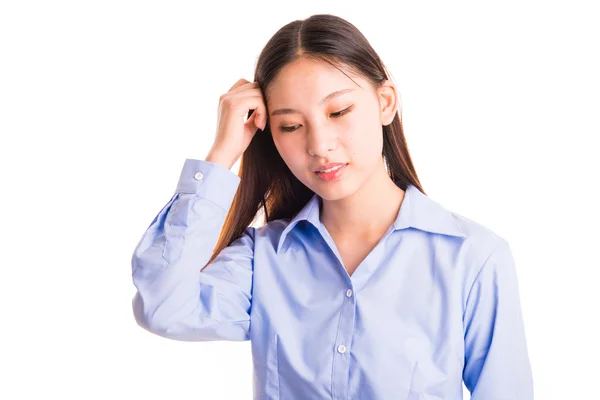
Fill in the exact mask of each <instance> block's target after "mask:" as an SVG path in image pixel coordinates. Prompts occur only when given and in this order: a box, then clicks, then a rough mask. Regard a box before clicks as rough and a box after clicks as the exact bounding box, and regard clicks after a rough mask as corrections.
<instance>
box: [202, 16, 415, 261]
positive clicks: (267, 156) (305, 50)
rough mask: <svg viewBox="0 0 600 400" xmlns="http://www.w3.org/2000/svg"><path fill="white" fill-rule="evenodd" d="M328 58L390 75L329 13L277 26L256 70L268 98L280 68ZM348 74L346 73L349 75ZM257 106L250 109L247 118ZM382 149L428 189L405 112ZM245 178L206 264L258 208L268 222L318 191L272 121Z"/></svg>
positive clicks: (249, 157)
mask: <svg viewBox="0 0 600 400" xmlns="http://www.w3.org/2000/svg"><path fill="white" fill-rule="evenodd" d="M301 57H305V58H310V59H313V60H317V61H322V62H327V63H329V64H331V65H332V66H334V67H336V68H337V69H339V70H340V71H341V72H343V73H345V72H344V70H349V71H352V72H354V73H356V74H358V75H360V76H363V77H364V78H365V79H366V80H367V81H369V82H370V83H371V84H372V85H373V88H377V87H379V86H380V85H381V84H382V83H383V82H384V81H385V80H387V79H389V77H388V74H387V70H386V68H385V65H384V64H383V62H382V61H381V59H380V58H379V56H378V55H377V53H375V50H373V48H372V47H371V45H370V43H369V42H368V41H367V39H366V38H365V37H364V36H363V34H362V33H361V32H360V31H359V30H358V29H357V28H356V27H355V26H354V25H353V24H351V23H350V22H348V21H346V20H344V19H342V18H340V17H337V16H335V15H330V14H315V15H312V16H310V17H309V18H307V19H304V20H296V21H293V22H290V23H288V24H287V25H285V26H283V27H282V28H281V29H279V30H278V31H277V32H276V33H275V34H274V35H273V37H271V39H269V41H268V42H267V44H266V46H265V47H264V49H263V50H262V52H261V53H260V55H259V57H258V60H257V64H256V69H255V73H254V81H255V82H258V84H259V87H260V89H261V92H262V93H263V97H264V98H265V103H266V98H267V97H266V95H265V94H266V93H267V90H268V88H269V85H270V84H271V82H272V81H273V78H274V77H275V76H276V75H277V73H278V72H279V71H280V70H281V69H282V68H283V67H284V66H285V65H287V64H289V63H291V62H293V61H295V60H297V59H299V58H301ZM346 75H347V74H346ZM252 112H253V110H250V112H249V113H248V118H249V117H250V116H251V115H252ZM382 134H383V152H382V156H383V158H384V161H385V164H386V166H387V170H388V174H389V176H390V178H391V179H392V180H394V181H395V182H397V185H398V186H399V187H400V188H401V189H403V190H406V188H407V187H408V184H409V183H410V184H413V185H414V186H416V187H417V188H418V189H419V190H420V191H421V192H422V193H424V194H425V192H424V190H423V188H422V187H421V184H420V182H419V179H418V177H417V173H416V172H415V168H414V166H413V163H412V160H411V157H410V154H409V152H408V148H407V145H406V140H405V138H404V131H403V128H402V117H401V111H398V112H397V113H396V115H395V116H394V119H393V121H392V123H391V124H389V125H386V126H382ZM238 176H239V177H240V179H241V182H240V184H239V187H238V189H237V192H236V194H235V197H234V199H233V203H232V205H231V208H230V210H229V213H228V214H227V216H226V218H225V222H224V225H223V229H222V231H221V234H220V237H219V240H218V242H217V245H216V246H215V249H214V250H213V254H212V257H211V258H210V260H209V261H208V263H207V264H206V265H205V267H206V266H207V265H208V264H210V263H211V262H212V261H213V260H214V258H215V257H216V256H217V255H218V254H219V253H220V252H221V250H223V249H224V248H225V247H227V246H229V245H230V244H231V243H232V242H233V241H234V240H236V239H237V238H239V237H240V236H241V235H242V234H243V232H244V230H245V229H246V228H247V227H248V226H249V225H250V224H251V223H253V222H254V221H255V220H256V218H257V216H258V214H259V212H260V211H262V212H264V218H265V222H266V223H268V222H270V221H274V220H277V219H282V218H290V219H291V218H293V217H294V216H295V215H296V214H297V213H298V212H299V211H300V210H301V209H302V208H303V207H304V206H305V205H306V203H307V202H308V200H310V199H311V197H312V196H313V195H314V192H313V191H312V190H310V189H309V188H307V187H306V186H305V185H304V184H303V183H301V182H300V181H299V180H298V179H297V178H296V177H295V176H294V175H293V174H292V172H291V171H290V170H289V168H288V167H287V165H286V164H285V162H284V161H283V159H282V158H281V156H280V155H279V152H278V151H277V148H276V147H275V144H274V142H273V136H272V133H271V129H270V127H269V123H268V122H267V125H266V127H265V130H264V131H262V132H257V133H256V134H255V135H254V137H253V139H252V141H251V142H250V144H249V146H248V147H247V148H246V151H245V152H244V153H243V155H242V157H241V159H240V168H239V173H238Z"/></svg>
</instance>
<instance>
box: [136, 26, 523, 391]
mask: <svg viewBox="0 0 600 400" xmlns="http://www.w3.org/2000/svg"><path fill="white" fill-rule="evenodd" d="M398 106H399V101H398V92H397V89H396V87H395V85H394V84H393V83H392V82H391V81H390V80H389V78H388V75H387V73H386V70H385V67H384V64H383V63H382V61H381V60H380V59H379V57H378V56H377V54H376V53H375V51H374V50H373V48H372V47H371V46H370V44H369V42H368V41H367V39H366V38H365V37H364V36H363V35H362V34H361V33H360V32H359V31H358V30H357V29H356V28H355V26H354V25H352V24H350V23H349V22H347V21H345V20H343V19H341V18H339V17H335V16H332V15H313V16H311V17H310V18H308V19H306V20H302V21H294V22H292V23H289V24H287V25H285V26H284V27H283V28H281V29H280V30H279V31H278V32H277V33H276V34H275V35H274V36H273V37H272V38H271V39H270V40H269V42H268V43H267V45H266V47H265V48H264V50H263V51H262V53H261V54H260V57H259V59H258V63H257V66H256V72H255V76H254V82H248V81H246V80H244V79H241V80H239V81H238V82H237V83H236V84H235V85H234V86H233V87H232V88H231V89H230V90H229V91H228V92H227V93H225V94H224V95H222V96H221V98H220V103H219V121H218V127H217V135H216V139H215V142H214V145H213V146H212V148H211V150H210V152H209V154H208V155H207V157H206V158H205V159H204V160H196V159H186V160H185V163H184V166H183V170H182V172H181V176H180V179H179V183H178V185H177V189H176V192H175V194H174V195H173V196H172V198H171V200H170V201H169V202H168V203H167V204H166V205H165V206H164V207H163V209H162V210H161V211H160V212H159V213H158V215H156V217H155V218H154V220H153V221H152V222H151V224H150V226H149V227H148V228H147V231H146V232H145V233H144V235H143V237H142V238H141V240H140V242H139V243H138V245H137V247H136V249H135V252H134V254H133V257H132V268H133V282H134V284H135V286H136V287H137V289H138V291H137V293H136V295H135V297H134V298H133V309H134V314H135V318H136V320H137V322H138V324H139V325H140V326H142V327H144V328H145V329H147V330H149V331H151V332H153V333H155V334H158V335H161V336H164V337H167V338H171V339H175V340H184V341H210V340H251V347H252V355H253V365H254V378H255V380H254V385H253V388H254V398H255V399H284V400H295V399H311V400H317V399H336V400H337V399H340V400H341V399H344V400H346V399H361V400H362V399H368V400H378V399H382V400H389V399H413V400H417V399H432V400H433V399H439V400H442V399H443V400H459V399H462V382H463V381H464V383H465V385H466V387H467V388H468V389H469V391H470V392H471V398H472V399H476V400H492V399H511V400H525V399H532V398H533V385H532V374H531V368H530V363H529V359H528V353H527V345H526V338H525V332H524V324H523V321H522V314H521V308H520V300H519V292H518V283H517V277H516V272H515V265H514V260H513V258H512V254H511V250H510V247H509V245H508V242H507V241H506V240H505V239H503V238H502V237H500V236H498V235H497V234H495V233H494V232H492V231H491V230H490V229H488V228H486V227H484V226H482V225H481V224H478V223H476V222H475V221H473V220H470V219H468V218H466V217H464V216H461V215H458V214H456V213H454V212H452V211H449V210H447V209H446V208H444V207H443V206H442V205H440V204H439V203H437V202H436V201H434V200H432V199H430V198H429V197H428V196H426V194H425V192H424V190H423V189H422V187H421V185H420V183H419V179H418V178H417V174H416V172H415V168H414V166H413V163H412V161H411V158H410V155H409V151H408V149H407V145H406V141H405V138H404V133H403V129H402V121H401V116H400V112H399V111H398ZM246 115H247V116H248V118H247V120H246V121H244V117H245V116H246ZM240 157H241V162H240V171H239V175H236V174H234V173H233V172H232V171H231V170H230V169H231V167H232V166H233V164H234V163H235V162H236V161H237V160H238V159H240ZM260 213H263V214H264V217H265V221H266V223H265V224H263V225H261V226H259V227H253V226H251V224H252V223H253V222H255V220H256V218H257V217H258V216H259V215H260Z"/></svg>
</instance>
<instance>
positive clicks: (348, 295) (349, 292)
mask: <svg viewBox="0 0 600 400" xmlns="http://www.w3.org/2000/svg"><path fill="white" fill-rule="evenodd" d="M346 297H352V289H348V290H346Z"/></svg>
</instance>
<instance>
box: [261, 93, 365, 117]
mask: <svg viewBox="0 0 600 400" xmlns="http://www.w3.org/2000/svg"><path fill="white" fill-rule="evenodd" d="M353 91H354V89H352V88H348V89H342V90H337V91H335V92H333V93H329V94H328V95H327V96H325V97H324V98H323V100H321V101H320V102H319V106H320V105H322V104H323V103H325V102H326V101H329V100H331V99H333V98H334V97H337V96H341V95H342V94H345V93H348V92H353ZM294 113H300V111H298V110H294V109H293V108H280V109H278V110H275V111H273V112H272V113H271V116H275V115H284V114H294Z"/></svg>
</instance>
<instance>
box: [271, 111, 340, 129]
mask: <svg viewBox="0 0 600 400" xmlns="http://www.w3.org/2000/svg"><path fill="white" fill-rule="evenodd" d="M351 108H352V106H350V107H348V108H344V109H343V110H341V111H338V112H334V113H331V116H332V117H334V118H339V117H341V116H342V115H344V114H347V113H349V112H350V109H351ZM298 126H299V125H293V126H282V127H281V128H280V129H281V130H282V131H283V132H293V131H295V130H296V129H298V128H297V127H298Z"/></svg>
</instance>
